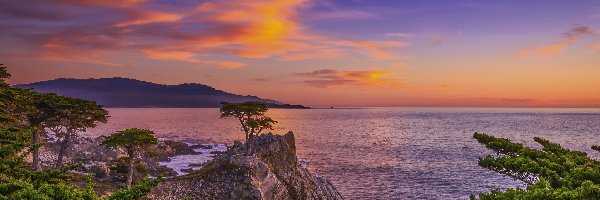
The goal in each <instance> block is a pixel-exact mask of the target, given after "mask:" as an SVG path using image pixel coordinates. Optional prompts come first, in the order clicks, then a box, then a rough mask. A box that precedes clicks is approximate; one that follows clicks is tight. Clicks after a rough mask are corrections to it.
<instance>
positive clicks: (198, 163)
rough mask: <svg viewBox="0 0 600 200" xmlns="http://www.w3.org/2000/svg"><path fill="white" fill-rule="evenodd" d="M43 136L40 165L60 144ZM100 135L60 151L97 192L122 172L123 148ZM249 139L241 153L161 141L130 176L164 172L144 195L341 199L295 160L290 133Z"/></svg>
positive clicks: (109, 187)
mask: <svg viewBox="0 0 600 200" xmlns="http://www.w3.org/2000/svg"><path fill="white" fill-rule="evenodd" d="M48 138H50V139H49V140H48V141H47V143H46V145H45V146H44V147H42V149H41V152H42V153H41V159H42V165H43V166H44V167H45V168H51V167H52V166H54V165H55V163H54V162H55V160H56V155H57V151H58V149H59V147H60V143H58V142H57V141H55V140H53V137H48ZM103 140H104V137H103V136H100V137H97V138H87V137H77V138H74V139H73V142H72V143H71V144H70V145H69V147H68V149H67V153H66V155H65V162H66V163H65V164H67V165H69V164H71V165H73V164H81V165H80V167H77V168H76V169H74V170H73V171H72V174H73V175H74V176H75V177H77V175H80V178H75V179H74V183H75V184H78V185H82V186H83V185H85V180H84V178H83V177H84V176H87V174H91V175H92V176H91V177H92V180H93V182H94V183H95V184H96V191H97V192H98V193H99V194H101V195H104V194H110V193H112V192H113V191H115V190H117V189H119V188H122V187H123V183H124V179H125V175H126V172H127V170H126V167H125V159H124V158H125V157H126V154H125V152H124V151H123V150H120V149H114V148H110V147H107V146H104V145H101V143H102V141H103ZM251 143H252V151H251V152H247V151H246V146H245V145H244V144H241V143H239V142H236V143H235V144H234V145H233V146H226V145H224V144H209V145H206V144H194V143H186V142H181V141H172V140H161V141H160V142H159V144H158V145H155V146H153V147H151V148H150V149H149V150H148V152H149V153H147V154H144V155H141V158H142V159H141V161H140V163H138V166H137V167H136V170H137V173H136V175H137V177H135V178H134V180H140V179H142V178H144V177H145V176H150V177H156V176H159V175H162V176H163V177H166V179H165V181H164V182H162V183H160V184H159V186H157V187H156V188H155V189H154V190H153V191H152V193H151V194H150V195H148V197H147V199H185V198H187V199H342V197H341V195H340V194H339V193H338V192H337V190H336V189H335V188H334V186H333V185H332V184H331V183H330V182H329V181H327V180H325V179H323V178H320V177H316V176H313V175H312V174H311V173H310V172H309V171H308V170H307V169H306V168H305V167H303V166H302V164H300V162H299V161H298V158H297V156H296V146H295V139H294V135H293V133H292V132H289V133H287V134H285V135H272V134H266V135H261V136H258V137H257V138H255V139H254V140H252V142H251ZM182 163H183V164H182Z"/></svg>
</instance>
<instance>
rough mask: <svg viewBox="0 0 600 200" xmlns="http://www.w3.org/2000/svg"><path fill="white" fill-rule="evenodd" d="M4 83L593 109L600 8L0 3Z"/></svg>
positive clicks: (190, 0)
mask: <svg viewBox="0 0 600 200" xmlns="http://www.w3.org/2000/svg"><path fill="white" fill-rule="evenodd" d="M0 4H1V6H0V42H1V44H2V45H1V46H0V63H4V64H5V65H6V66H8V69H9V71H10V72H11V73H12V74H13V78H12V79H11V80H10V82H11V83H13V84H18V83H29V82H35V81H41V80H49V79H55V78H61V77H71V78H98V77H129V78H135V79H140V80H146V81H151V82H156V83H164V84H180V83H190V82H193V83H203V84H207V85H210V86H213V87H216V88H218V89H221V90H225V91H228V92H233V93H237V94H244V95H257V96H260V97H263V98H270V99H275V100H279V101H282V102H286V103H294V104H304V105H308V106H501V107H599V106H600V1H596V0H589V1H580V0H573V1H549V0H539V1H534V0H528V1H523V0H515V1H504V0H503V1H474V0H473V1H458V0H457V1H448V0H440V1H430V0H279V1H277V0H275V1H267V0H248V1H245V0H242V1H233V0H223V1H195V0H118V1H117V0H115V1H109V0H104V1H93V0H54V1H52V0H48V1H41V0H0Z"/></svg>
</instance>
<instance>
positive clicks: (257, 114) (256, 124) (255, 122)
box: [220, 102, 277, 142]
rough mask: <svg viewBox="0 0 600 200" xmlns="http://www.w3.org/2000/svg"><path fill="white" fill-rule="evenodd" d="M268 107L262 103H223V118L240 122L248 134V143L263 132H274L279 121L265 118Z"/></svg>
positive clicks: (221, 110)
mask: <svg viewBox="0 0 600 200" xmlns="http://www.w3.org/2000/svg"><path fill="white" fill-rule="evenodd" d="M267 110H268V108H267V105H265V104H264V103H260V102H244V103H228V102H221V109H220V113H221V118H227V117H233V118H235V119H237V120H238V122H239V123H240V125H241V130H242V131H243V132H244V133H245V134H246V142H247V141H248V140H250V139H252V138H253V137H254V136H256V135H258V134H260V133H261V132H262V131H263V130H267V129H270V130H273V124H275V123H277V121H275V120H273V119H271V118H270V117H267V116H265V113H266V112H267Z"/></svg>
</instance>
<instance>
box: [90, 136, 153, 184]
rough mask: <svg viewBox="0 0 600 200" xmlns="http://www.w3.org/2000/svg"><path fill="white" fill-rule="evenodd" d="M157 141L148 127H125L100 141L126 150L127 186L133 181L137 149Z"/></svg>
mask: <svg viewBox="0 0 600 200" xmlns="http://www.w3.org/2000/svg"><path fill="white" fill-rule="evenodd" d="M157 143H158V140H157V139H156V137H154V132H152V131H151V130H148V129H137V128H132V129H127V130H123V131H119V132H116V133H113V134H112V135H110V136H108V137H106V140H104V142H102V144H104V145H109V146H113V147H122V148H125V150H126V151H127V157H128V167H127V188H128V189H129V188H131V185H132V183H133V176H134V174H133V173H134V170H135V165H134V162H135V158H136V154H137V153H138V151H140V150H142V149H144V148H145V147H148V146H150V145H155V144H157Z"/></svg>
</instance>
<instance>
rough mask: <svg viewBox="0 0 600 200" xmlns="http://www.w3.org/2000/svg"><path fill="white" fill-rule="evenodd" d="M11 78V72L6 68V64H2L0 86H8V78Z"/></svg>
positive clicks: (0, 67) (0, 65)
mask: <svg viewBox="0 0 600 200" xmlns="http://www.w3.org/2000/svg"><path fill="white" fill-rule="evenodd" d="M9 78H10V73H8V71H7V70H6V66H4V64H0V87H4V88H5V87H8V83H6V80H7V79H9Z"/></svg>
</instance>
